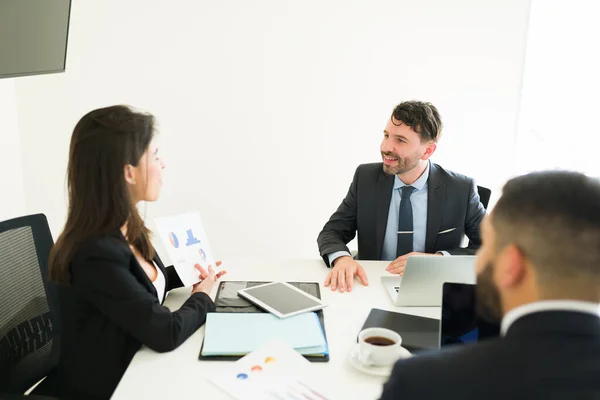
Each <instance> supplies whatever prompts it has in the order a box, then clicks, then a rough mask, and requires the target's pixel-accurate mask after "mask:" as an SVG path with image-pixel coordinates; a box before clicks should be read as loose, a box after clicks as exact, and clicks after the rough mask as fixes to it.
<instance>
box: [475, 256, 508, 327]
mask: <svg viewBox="0 0 600 400" xmlns="http://www.w3.org/2000/svg"><path fill="white" fill-rule="evenodd" d="M493 276H494V264H493V263H492V262H491V261H490V262H488V263H487V265H486V266H485V269H484V270H483V271H481V272H480V273H479V274H477V285H476V286H475V293H476V297H475V303H476V307H477V315H478V316H479V317H480V318H482V319H483V320H485V321H487V322H490V323H493V324H499V323H500V321H501V320H502V304H501V302H500V292H499V291H498V288H496V285H494V278H493Z"/></svg>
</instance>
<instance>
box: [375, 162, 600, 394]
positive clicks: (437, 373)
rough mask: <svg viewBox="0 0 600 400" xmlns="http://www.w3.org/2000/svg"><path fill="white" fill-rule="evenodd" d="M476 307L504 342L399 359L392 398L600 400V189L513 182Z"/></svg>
mask: <svg viewBox="0 0 600 400" xmlns="http://www.w3.org/2000/svg"><path fill="white" fill-rule="evenodd" d="M482 238H483V243H482V246H481V248H480V249H479V253H478V258H477V267H476V270H477V301H478V303H477V305H478V309H479V313H480V315H481V316H482V317H484V318H486V319H488V320H489V321H491V322H500V320H501V337H500V338H498V339H490V340H487V341H483V342H481V343H478V344H475V345H467V346H459V347H456V348H452V349H449V350H443V351H441V352H439V353H436V354H428V355H422V356H415V357H413V358H410V359H406V360H401V361H399V362H398V363H397V364H396V365H395V367H394V369H393V372H392V375H391V377H390V378H389V381H388V382H387V383H386V384H385V385H384V389H383V394H382V397H381V398H382V400H391V399H408V400H410V399H437V398H453V399H461V400H468V399H491V400H493V399H507V398H510V399H569V400H571V399H600V304H599V303H600V182H598V181H597V180H595V179H591V178H588V177H586V176H585V175H582V174H579V173H574V172H558V171H553V172H538V173H532V174H529V175H525V176H522V177H518V178H515V179H513V180H511V181H509V182H508V183H507V184H506V185H505V186H504V190H503V194H502V197H501V198H500V200H499V201H498V203H497V204H496V206H495V208H494V210H493V211H492V213H491V214H490V216H489V217H488V218H486V219H485V220H484V222H483V224H482Z"/></svg>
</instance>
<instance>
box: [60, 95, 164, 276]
mask: <svg viewBox="0 0 600 400" xmlns="http://www.w3.org/2000/svg"><path fill="white" fill-rule="evenodd" d="M153 135H154V117H153V116H152V115H150V114H144V113H139V112H135V111H133V110H132V109H130V108H129V107H126V106H112V107H106V108H101V109H97V110H94V111H91V112H89V113H88V114H86V115H84V116H83V118H81V120H79V122H78V123H77V125H76V126H75V129H74V130H73V135H72V137H71V146H70V151H69V164H68V168H67V186H68V193H69V211H68V216H67V222H66V224H65V227H64V230H63V232H62V233H61V235H60V236H59V237H58V239H57V241H56V244H55V245H54V247H53V248H52V250H51V252H50V259H49V275H50V279H51V280H52V281H54V282H56V283H59V284H63V285H69V284H70V273H69V265H70V263H71V261H72V260H73V257H74V256H75V253H76V251H77V250H78V248H79V247H80V246H81V245H82V244H83V243H84V242H86V241H87V240H89V239H91V238H94V237H98V236H103V235H110V234H120V229H121V227H123V226H124V225H125V224H127V242H129V244H131V245H133V246H135V247H136V249H137V250H138V251H139V252H140V253H141V255H142V256H143V257H144V258H146V259H147V260H151V259H152V258H153V257H154V249H153V247H152V244H151V242H150V231H149V230H148V228H147V227H146V226H145V225H144V221H143V220H142V218H141V217H140V215H139V213H138V210H137V208H136V205H135V204H134V202H133V200H132V198H131V194H130V191H129V189H128V184H127V182H126V180H125V172H124V171H125V166H126V165H128V164H131V165H133V166H137V165H138V164H139V162H140V160H141V158H142V156H143V154H144V153H145V152H146V150H147V149H148V146H149V145H150V142H151V140H152V137H153Z"/></svg>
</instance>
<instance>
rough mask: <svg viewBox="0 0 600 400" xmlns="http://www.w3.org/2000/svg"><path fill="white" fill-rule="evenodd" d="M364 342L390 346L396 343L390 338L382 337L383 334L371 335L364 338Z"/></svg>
mask: <svg viewBox="0 0 600 400" xmlns="http://www.w3.org/2000/svg"><path fill="white" fill-rule="evenodd" d="M365 342H367V343H369V344H372V345H374V346H391V345H393V344H396V342H395V341H393V340H392V339H389V338H386V337H383V336H371V337H368V338H366V339H365Z"/></svg>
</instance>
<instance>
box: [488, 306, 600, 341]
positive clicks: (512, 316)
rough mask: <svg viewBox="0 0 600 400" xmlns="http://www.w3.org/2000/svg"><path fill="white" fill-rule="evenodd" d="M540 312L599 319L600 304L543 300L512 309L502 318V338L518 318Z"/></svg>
mask: <svg viewBox="0 0 600 400" xmlns="http://www.w3.org/2000/svg"><path fill="white" fill-rule="evenodd" d="M540 311H575V312H583V313H588V314H594V315H597V316H598V317H600V304H598V303H592V302H587V301H576V300H543V301H536V302H534V303H529V304H525V305H523V306H519V307H516V308H513V309H512V310H510V311H509V312H507V313H506V315H505V316H504V318H502V325H501V330H500V332H501V333H502V336H504V335H506V332H508V329H509V328H510V326H511V325H512V324H513V323H514V322H515V321H516V320H518V319H519V318H521V317H524V316H525V315H527V314H533V313H536V312H540Z"/></svg>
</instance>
